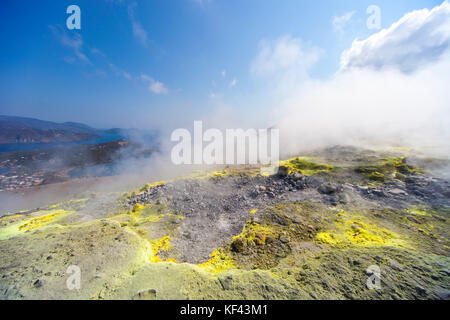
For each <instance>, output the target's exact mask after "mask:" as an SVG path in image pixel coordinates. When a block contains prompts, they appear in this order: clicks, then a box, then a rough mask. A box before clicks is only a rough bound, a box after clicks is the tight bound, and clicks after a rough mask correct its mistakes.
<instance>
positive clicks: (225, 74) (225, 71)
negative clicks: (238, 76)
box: [220, 69, 227, 78]
mask: <svg viewBox="0 0 450 320" xmlns="http://www.w3.org/2000/svg"><path fill="white" fill-rule="evenodd" d="M220 74H221V75H222V77H224V78H225V77H226V76H227V70H225V69H224V70H222V72H221V73H220Z"/></svg>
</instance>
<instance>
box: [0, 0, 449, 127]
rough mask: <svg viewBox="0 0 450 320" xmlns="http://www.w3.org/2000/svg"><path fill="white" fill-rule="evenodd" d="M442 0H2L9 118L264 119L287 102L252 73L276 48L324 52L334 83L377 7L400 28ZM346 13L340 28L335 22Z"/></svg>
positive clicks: (142, 123) (320, 69) (2, 86)
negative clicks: (73, 13)
mask: <svg viewBox="0 0 450 320" xmlns="http://www.w3.org/2000/svg"><path fill="white" fill-rule="evenodd" d="M441 3H442V1H432V0H422V1H419V0H396V1H392V0H386V1H375V0H369V1H365V0H363V1H346V0H342V1H331V0H330V1H325V0H323V1H300V0H283V1H279V0H263V1H261V0H226V1H225V0H209V1H208V0H203V1H200V0H178V1H175V0H173V1H163V0H161V1H157V0H154V1H150V0H149V1H127V0H122V1H120V0H95V1H92V0H76V1H54V0H42V1H17V0H2V1H1V3H0V27H1V30H2V32H1V34H0V43H2V50H0V68H1V70H2V71H1V73H0V114H6V115H19V116H29V117H36V118H40V119H45V120H52V121H60V122H62V121H79V122H84V123H87V124H89V125H92V126H96V127H103V128H106V127H140V128H147V127H154V126H158V125H159V126H165V125H167V126H171V125H178V124H179V123H180V122H181V121H182V120H187V119H189V120H190V119H192V120H193V119H199V120H201V117H202V116H203V115H205V117H206V116H211V114H214V110H217V108H220V107H221V106H232V108H235V110H239V113H240V114H241V115H242V116H243V117H248V116H251V115H253V114H258V115H260V114H264V113H266V111H267V110H269V109H270V108H273V104H274V103H276V95H270V96H269V94H268V91H270V90H268V86H267V83H263V81H261V80H260V79H258V77H256V76H255V74H254V72H252V63H254V61H255V59H256V58H257V57H258V53H259V52H260V50H261V48H262V46H263V43H264V41H266V42H268V43H272V42H273V41H277V39H281V38H283V37H290V39H296V41H297V40H298V41H299V42H298V43H301V46H302V47H304V48H308V50H310V49H311V48H314V49H317V50H316V51H317V52H318V54H317V59H316V60H317V61H316V60H315V62H314V63H312V64H311V66H310V67H308V76H309V77H311V78H312V79H318V80H326V79H328V78H330V77H332V76H333V75H334V74H335V73H336V72H337V71H338V70H339V68H340V58H341V54H342V52H343V51H344V50H346V49H348V48H350V47H351V46H352V42H353V40H354V39H356V38H357V39H365V38H367V37H369V36H370V35H371V34H374V33H376V32H378V31H379V30H369V29H368V28H367V27H366V20H367V18H368V16H369V15H368V14H367V13H366V8H367V7H368V6H369V5H377V6H379V7H380V9H381V18H382V19H381V27H382V28H388V27H389V26H390V25H391V24H392V23H394V22H395V21H397V20H399V19H400V18H401V17H402V16H403V15H404V14H406V13H408V12H410V11H412V10H415V9H422V8H433V7H435V6H438V5H440V4H441ZM71 4H76V5H78V6H79V7H80V8H81V30H79V31H78V30H68V29H67V28H66V19H67V17H68V14H66V8H67V7H68V6H69V5H71ZM346 15H347V17H350V18H349V19H348V21H346V19H345V18H344V22H345V21H346V22H345V23H343V24H342V25H341V26H340V27H339V28H337V27H336V25H335V24H333V21H334V19H335V17H345V16H346ZM296 43H297V42H296ZM217 117H219V116H217ZM217 120H219V121H220V119H217Z"/></svg>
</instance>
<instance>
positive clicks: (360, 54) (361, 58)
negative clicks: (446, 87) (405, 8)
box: [341, 1, 450, 72]
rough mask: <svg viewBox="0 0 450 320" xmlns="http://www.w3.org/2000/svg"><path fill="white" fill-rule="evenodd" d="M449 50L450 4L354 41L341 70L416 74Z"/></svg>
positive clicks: (411, 15)
mask: <svg viewBox="0 0 450 320" xmlns="http://www.w3.org/2000/svg"><path fill="white" fill-rule="evenodd" d="M449 47H450V3H449V2H448V1H445V2H443V3H442V4H441V5H440V6H437V7H435V8H433V9H432V10H428V9H423V10H416V11H413V12H410V13H408V14H406V15H405V16H403V17H402V18H401V19H400V20H399V21H398V22H396V23H394V24H393V25H392V26H391V27H389V28H388V29H383V30H381V31H380V32H378V33H376V34H374V35H372V36H371V37H369V38H367V39H365V40H355V41H354V42H353V44H352V46H351V48H350V49H349V50H347V51H345V52H344V53H343V54H342V57H341V69H342V70H346V69H350V68H366V67H370V68H374V69H382V68H398V69H400V70H401V71H402V72H413V71H415V70H416V69H417V68H418V67H420V66H423V65H425V64H426V63H430V62H433V61H436V60H438V59H439V58H440V57H441V56H442V55H443V54H445V53H446V52H448V51H449Z"/></svg>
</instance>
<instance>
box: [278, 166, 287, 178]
mask: <svg viewBox="0 0 450 320" xmlns="http://www.w3.org/2000/svg"><path fill="white" fill-rule="evenodd" d="M288 174H289V168H288V167H285V166H280V167H279V168H278V176H279V177H282V178H285V177H287V176H288Z"/></svg>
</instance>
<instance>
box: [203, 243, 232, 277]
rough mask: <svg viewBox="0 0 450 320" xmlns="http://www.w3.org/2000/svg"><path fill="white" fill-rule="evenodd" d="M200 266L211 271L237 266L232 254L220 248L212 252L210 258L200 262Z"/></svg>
mask: <svg viewBox="0 0 450 320" xmlns="http://www.w3.org/2000/svg"><path fill="white" fill-rule="evenodd" d="M198 266H199V267H200V268H202V269H204V270H205V271H208V272H211V273H219V272H222V271H226V270H230V269H233V268H235V265H234V262H233V259H231V257H230V255H229V254H227V253H224V252H223V251H220V250H218V249H217V250H214V252H213V253H211V259H210V260H208V261H206V262H204V263H202V264H199V265H198Z"/></svg>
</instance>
